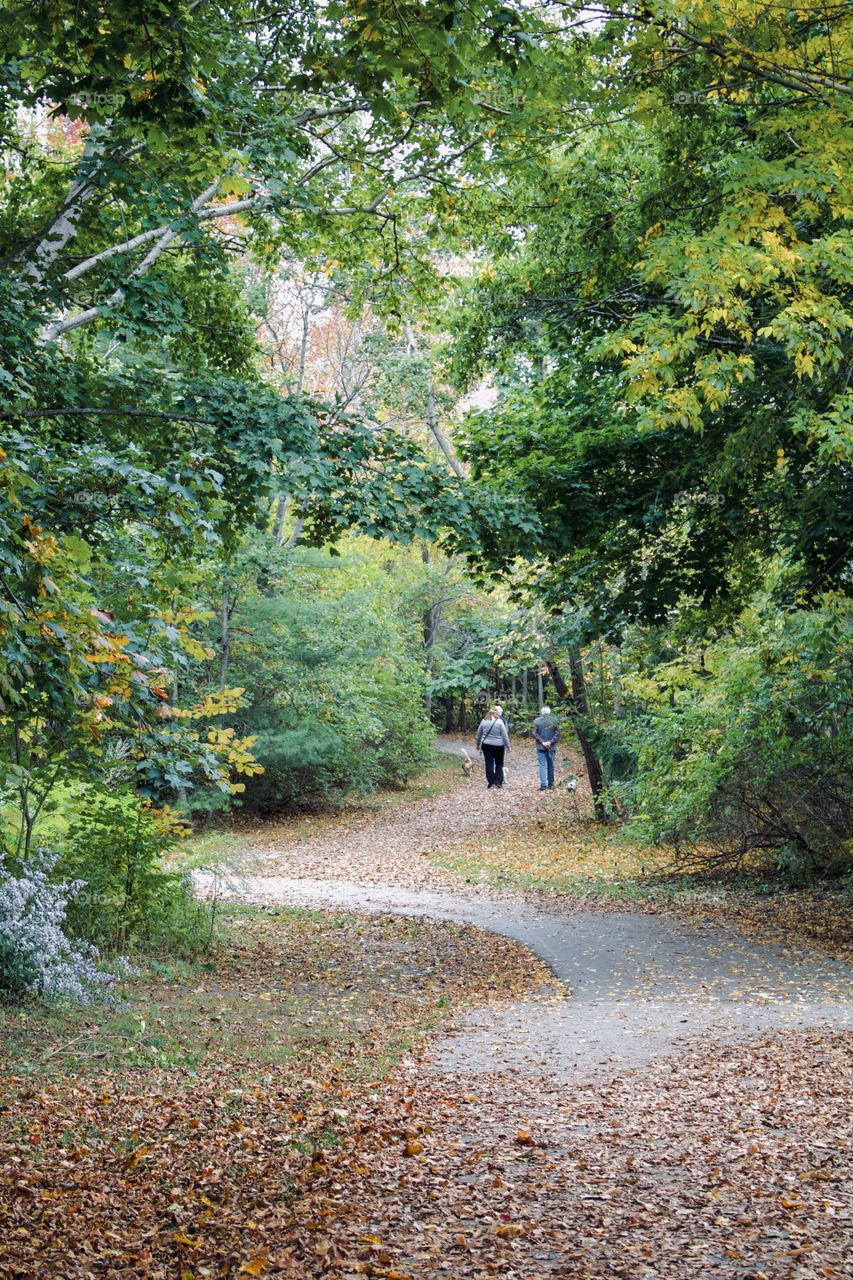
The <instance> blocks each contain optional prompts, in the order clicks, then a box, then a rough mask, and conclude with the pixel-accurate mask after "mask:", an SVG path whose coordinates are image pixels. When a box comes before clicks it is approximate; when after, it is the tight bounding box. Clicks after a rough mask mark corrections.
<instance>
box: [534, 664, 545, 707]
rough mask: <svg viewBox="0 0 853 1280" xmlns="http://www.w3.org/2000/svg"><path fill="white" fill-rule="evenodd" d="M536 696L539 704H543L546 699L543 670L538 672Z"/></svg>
mask: <svg viewBox="0 0 853 1280" xmlns="http://www.w3.org/2000/svg"><path fill="white" fill-rule="evenodd" d="M536 696H537V698H538V699H539V701H538V704H537V705H538V706H540V707H541V706H542V704H543V702H544V701H545V685H544V684H543V682H542V672H541V671H537V672H536Z"/></svg>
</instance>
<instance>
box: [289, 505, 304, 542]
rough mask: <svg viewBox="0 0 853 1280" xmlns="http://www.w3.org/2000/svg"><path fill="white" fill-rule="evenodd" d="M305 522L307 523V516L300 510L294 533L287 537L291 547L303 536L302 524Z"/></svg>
mask: <svg viewBox="0 0 853 1280" xmlns="http://www.w3.org/2000/svg"><path fill="white" fill-rule="evenodd" d="M304 524H305V516H304V515H303V513H302V512H301V511H300V513H299V515H298V516H297V519H296V524H295V525H294V526H293V533H292V534H291V535H290V537H289V538H288V539H287V545H288V546H289V547H295V546H296V544H297V542H298V541H299V539H300V538H301V537H302V526H303V525H304Z"/></svg>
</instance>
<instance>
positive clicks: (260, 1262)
mask: <svg viewBox="0 0 853 1280" xmlns="http://www.w3.org/2000/svg"><path fill="white" fill-rule="evenodd" d="M268 1266H269V1262H268V1260H267V1259H266V1258H252V1259H251V1261H250V1262H244V1263H243V1265H242V1267H241V1268H240V1275H241V1276H260V1275H263V1273H264V1272H265V1271H266V1269H267V1267H268Z"/></svg>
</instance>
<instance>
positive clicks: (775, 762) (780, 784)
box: [629, 598, 853, 877]
mask: <svg viewBox="0 0 853 1280" xmlns="http://www.w3.org/2000/svg"><path fill="white" fill-rule="evenodd" d="M851 659H853V624H851V617H850V612H849V609H848V608H847V605H846V602H845V601H844V600H843V599H828V600H827V601H826V602H825V604H824V605H823V607H822V608H821V609H819V610H799V611H796V612H793V613H791V614H788V615H778V614H774V613H773V611H772V609H771V608H769V607H768V603H767V600H766V598H765V599H764V600H763V601H761V602H760V603H759V604H758V605H757V606H755V607H753V608H751V609H750V610H748V611H747V612H746V613H745V614H744V615H743V616H742V618H741V619H740V620H739V622H738V625H737V627H736V628H735V629H734V630H733V632H731V633H730V634H727V635H725V636H723V637H721V638H720V639H719V640H718V641H717V642H715V643H714V644H712V645H709V646H708V647H707V648H706V649H705V651H704V663H703V665H702V666H697V665H696V662H695V658H694V659H693V660H691V659H690V658H685V657H678V658H676V659H674V660H673V661H672V662H670V663H668V664H665V665H663V666H661V667H659V668H658V669H657V670H651V671H649V672H648V674H647V675H641V674H638V675H636V676H634V677H633V678H632V679H631V681H630V682H629V688H630V689H631V691H632V693H633V696H634V697H635V698H636V699H637V700H638V702H639V705H640V706H642V707H643V709H644V712H643V724H642V727H641V729H640V736H639V760H638V765H639V768H638V776H637V786H636V804H637V807H638V818H637V821H636V828H637V830H638V831H639V832H641V833H642V834H644V835H645V837H646V838H650V839H652V840H653V841H655V842H663V843H668V844H674V845H677V846H682V845H696V844H698V845H700V846H707V847H709V848H710V849H711V850H712V853H711V855H710V858H709V855H708V852H707V848H706V850H705V852H704V853H701V851H700V856H699V858H698V861H699V862H702V861H705V860H710V861H712V862H713V861H715V860H716V861H718V862H720V863H721V864H724V865H728V864H732V865H734V864H739V863H741V862H746V863H747V865H755V859H756V858H758V860H759V862H760V860H761V859H762V858H765V857H769V858H770V859H771V860H772V861H775V862H776V863H777V864H778V865H780V866H781V867H782V868H783V869H785V870H787V871H788V872H789V873H791V874H792V875H794V876H795V877H803V876H808V875H810V874H812V873H814V872H827V871H840V870H842V869H843V868H844V867H845V866H849V862H850V858H851V852H853V850H852V849H851V836H853V789H851V779H853V722H851V714H850V709H851V706H853V683H851V672H853V661H851Z"/></svg>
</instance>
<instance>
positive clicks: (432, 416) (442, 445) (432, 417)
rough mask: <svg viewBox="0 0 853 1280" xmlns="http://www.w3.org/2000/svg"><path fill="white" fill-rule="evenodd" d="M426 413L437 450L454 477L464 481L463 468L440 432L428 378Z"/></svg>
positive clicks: (432, 391)
mask: <svg viewBox="0 0 853 1280" xmlns="http://www.w3.org/2000/svg"><path fill="white" fill-rule="evenodd" d="M426 411H427V414H426V416H427V426H428V427H429V429H430V431H431V432H432V434H433V438H434V440H435V442H436V444H437V445H438V447H439V449H440V450H441V452H442V453H443V454H444V456H445V458H446V459H447V462H448V465H449V466H450V469H451V470H452V471H454V472H455V473H456V475H457V476H458V477H459V479H460V480H464V479H465V474H466V473H465V467H464V466H463V464H462V463H461V462H460V461H459V459H458V458H457V456H456V454H455V453H454V451H453V445H452V444H451V443H450V440H449V439H448V437H447V436H446V435H445V433H444V431H443V430H442V427H441V424H440V423H439V421H438V411H437V409H436V405H435V388H434V386H433V383H432V378H430V380H429V382H428V383H427V403H426Z"/></svg>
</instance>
